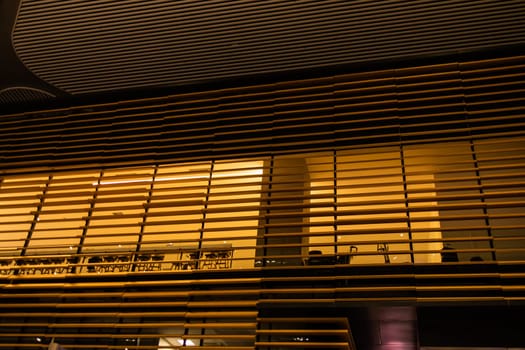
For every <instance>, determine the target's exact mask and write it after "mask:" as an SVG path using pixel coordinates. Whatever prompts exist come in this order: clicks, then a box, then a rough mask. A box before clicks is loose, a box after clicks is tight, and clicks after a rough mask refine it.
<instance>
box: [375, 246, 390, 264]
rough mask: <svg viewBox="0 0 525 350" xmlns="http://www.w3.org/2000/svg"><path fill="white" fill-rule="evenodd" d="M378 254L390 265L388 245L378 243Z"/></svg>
mask: <svg viewBox="0 0 525 350" xmlns="http://www.w3.org/2000/svg"><path fill="white" fill-rule="evenodd" d="M377 252H378V253H379V254H382V255H383V258H384V259H385V264H390V255H388V243H377Z"/></svg>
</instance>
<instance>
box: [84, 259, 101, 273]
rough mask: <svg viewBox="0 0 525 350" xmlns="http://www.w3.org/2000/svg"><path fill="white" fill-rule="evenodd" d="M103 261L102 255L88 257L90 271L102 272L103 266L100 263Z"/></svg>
mask: <svg viewBox="0 0 525 350" xmlns="http://www.w3.org/2000/svg"><path fill="white" fill-rule="evenodd" d="M101 262H102V258H101V257H100V256H92V257H90V258H89V259H88V264H89V265H88V266H87V270H88V272H91V273H93V272H100V271H101V270H102V269H101V266H100V263H101Z"/></svg>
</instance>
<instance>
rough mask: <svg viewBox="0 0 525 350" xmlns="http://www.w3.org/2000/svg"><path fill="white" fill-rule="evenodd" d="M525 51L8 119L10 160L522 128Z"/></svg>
mask: <svg viewBox="0 0 525 350" xmlns="http://www.w3.org/2000/svg"><path fill="white" fill-rule="evenodd" d="M523 74H524V66H523V56H515V57H506V58H500V59H496V58H495V59H487V60H483V61H465V62H463V61H460V62H450V63H442V64H436V65H422V66H418V67H412V68H405V69H395V70H394V69H389V70H378V71H368V72H364V73H353V74H346V75H334V76H330V77H325V78H316V79H306V80H297V81H283V82H279V83H275V84H260V85H252V86H244V87H237V88H224V89H216V90H207V91H199V92H187V93H180V94H175V95H171V96H167V97H159V98H151V99H144V100H134V101H122V102H118V103H107V104H101V105H91V106H83V107H72V108H67V109H55V110H48V111H38V112H27V113H21V114H13V115H5V116H3V118H2V121H1V123H2V131H1V132H2V135H1V136H2V138H1V146H2V147H1V149H2V154H1V157H2V168H3V170H4V171H7V170H8V169H9V171H14V169H17V168H18V169H21V168H27V167H38V166H53V167H56V166H82V165H84V164H88V165H89V164H111V163H117V162H119V163H120V162H128V163H134V164H136V163H137V162H151V161H160V162H166V161H183V160H192V161H194V160H208V159H210V158H214V159H218V158H223V159H224V158H226V157H229V158H235V157H239V156H254V155H269V154H271V153H272V152H281V153H282V152H298V151H301V152H303V151H305V150H319V149H333V148H339V147H349V146H356V145H367V146H379V145H397V144H400V143H405V144H411V143H417V142H420V141H422V140H425V141H432V140H436V141H437V140H464V139H469V138H482V137H485V136H486V135H493V136H495V135H499V136H506V135H516V136H520V135H521V130H522V127H523V124H522V120H521V119H522V116H523V98H524V97H523Z"/></svg>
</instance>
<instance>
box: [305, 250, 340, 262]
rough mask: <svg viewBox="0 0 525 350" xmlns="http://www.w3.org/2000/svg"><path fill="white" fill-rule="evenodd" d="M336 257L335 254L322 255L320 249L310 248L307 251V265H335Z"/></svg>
mask: <svg viewBox="0 0 525 350" xmlns="http://www.w3.org/2000/svg"><path fill="white" fill-rule="evenodd" d="M336 263H337V257H336V256H335V255H323V252H322V251H320V250H311V251H309V252H308V259H307V260H306V264H307V265H335V264H336Z"/></svg>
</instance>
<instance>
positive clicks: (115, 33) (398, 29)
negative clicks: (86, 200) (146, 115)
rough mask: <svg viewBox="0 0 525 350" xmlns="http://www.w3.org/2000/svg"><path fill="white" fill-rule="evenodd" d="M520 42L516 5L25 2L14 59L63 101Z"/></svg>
mask: <svg viewBox="0 0 525 350" xmlns="http://www.w3.org/2000/svg"><path fill="white" fill-rule="evenodd" d="M524 42H525V6H523V2H522V1H519V0H516V1H496V0H492V1H466V0H465V1H439V2H436V1H417V2H407V1H401V0H390V1H368V2H358V1H300V2H296V1H241V2H231V1H217V0H216V1H205V2H195V1H109V0H97V1H68V2H63V1H53V0H52V1H30V0H22V1H21V5H20V9H19V12H18V18H17V20H16V23H15V26H14V30H13V43H14V48H15V50H16V53H17V55H18V57H19V58H20V60H21V61H22V62H23V63H24V64H25V66H26V67H28V68H29V69H30V70H31V71H32V72H33V73H34V74H36V75H37V76H38V77H40V78H41V79H43V80H44V81H46V82H48V83H50V84H52V85H53V86H55V87H57V88H59V89H62V90H64V91H66V92H68V93H70V94H85V93H98V92H107V91H117V90H126V89H137V88H142V89H143V88H145V87H166V86H175V85H179V84H186V83H195V82H203V81H210V80H215V79H221V78H233V77H240V76H245V75H253V74H265V73H278V72H285V71H290V70H296V69H306V68H315V67H324V66H334V65H341V64H352V63H357V62H364V61H373V60H376V61H377V60H378V61H380V60H388V59H394V58H406V57H416V56H425V55H435V54H446V53H454V52H463V51H469V50H480V49H483V48H489V47H497V46H505V45H517V44H519V43H524Z"/></svg>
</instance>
